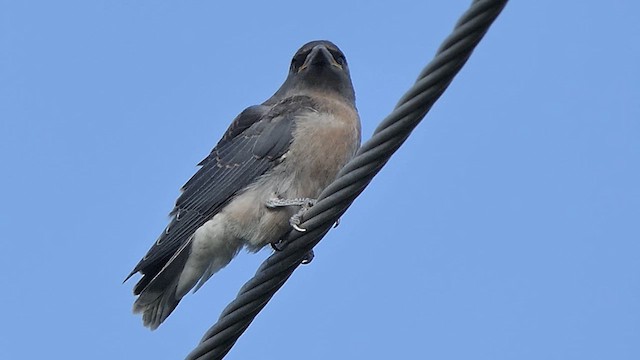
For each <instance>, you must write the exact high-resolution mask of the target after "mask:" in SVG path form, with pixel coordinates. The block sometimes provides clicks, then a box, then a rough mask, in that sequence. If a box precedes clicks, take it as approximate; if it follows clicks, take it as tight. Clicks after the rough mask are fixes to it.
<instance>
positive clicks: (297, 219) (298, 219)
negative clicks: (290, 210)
mask: <svg viewBox="0 0 640 360" xmlns="http://www.w3.org/2000/svg"><path fill="white" fill-rule="evenodd" d="M305 211H307V209H305V208H302V209H300V211H298V212H297V213H296V214H294V215H293V216H292V217H291V219H289V224H290V225H291V227H292V228H294V229H296V230H297V231H299V232H305V231H307V229H305V228H301V227H300V224H301V223H302V214H303V213H304V212H305Z"/></svg>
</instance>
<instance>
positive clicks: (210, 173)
mask: <svg viewBox="0 0 640 360" xmlns="http://www.w3.org/2000/svg"><path fill="white" fill-rule="evenodd" d="M296 98H298V99H297V100H296V101H293V102H294V103H295V105H300V104H303V105H308V106H306V107H307V108H308V107H310V106H311V105H312V104H310V102H311V99H310V98H308V97H296ZM291 105H292V99H291V98H290V99H287V100H286V101H283V102H280V103H278V104H276V105H275V106H273V107H267V106H264V105H257V106H252V107H250V108H248V109H246V110H245V111H243V112H242V113H241V114H240V115H238V117H237V118H236V119H235V120H234V121H233V122H232V123H231V125H230V126H229V128H228V129H227V131H226V132H225V134H224V136H223V137H222V139H221V140H220V141H219V142H218V144H217V145H216V147H215V148H214V149H213V150H212V151H211V153H210V154H209V156H207V157H206V158H205V159H204V160H202V161H201V162H200V164H199V165H201V168H200V169H199V170H198V171H197V172H196V173H195V174H194V175H193V176H192V177H191V179H189V181H187V183H186V184H185V185H184V186H183V187H182V194H181V195H180V197H179V198H178V200H177V201H176V206H175V207H174V209H173V211H172V212H171V215H172V218H171V220H170V222H169V225H168V226H167V228H166V229H165V231H164V232H163V233H162V234H161V235H160V236H159V238H158V240H157V241H156V243H155V244H154V245H153V246H152V247H151V249H149V251H148V252H147V254H146V255H145V256H144V258H142V260H140V262H139V263H138V265H136V267H135V268H134V269H133V271H132V272H131V274H130V275H129V277H131V276H132V275H133V274H135V273H136V272H141V273H142V274H143V278H142V279H141V280H140V281H139V282H138V283H137V284H136V286H135V288H134V293H135V294H139V293H140V292H141V291H142V290H143V289H144V288H145V287H146V285H147V284H148V283H149V282H150V281H151V280H152V279H153V278H154V276H155V275H157V274H158V272H160V271H161V270H162V268H163V266H164V265H165V264H166V263H167V262H168V261H169V259H170V258H171V256H173V254H174V253H175V252H176V251H177V250H178V249H179V248H180V246H181V245H183V244H184V243H185V242H186V241H188V239H189V238H190V237H191V235H192V234H193V233H194V232H195V231H196V230H197V229H198V228H199V227H200V226H202V225H203V224H204V223H205V222H207V221H208V220H210V219H211V218H212V217H213V216H214V215H215V214H216V213H217V212H218V211H220V209H221V208H222V207H224V205H226V203H227V202H228V201H229V200H230V199H231V198H232V197H233V196H234V195H235V194H236V193H237V192H238V191H240V190H242V189H244V188H245V187H247V186H248V185H250V184H251V183H252V182H253V181H254V180H255V179H256V178H258V177H259V176H261V175H262V174H264V173H265V172H267V171H269V170H270V169H271V168H273V167H274V166H275V165H276V163H277V162H276V161H275V160H277V159H278V158H280V157H281V156H282V155H283V154H284V153H285V152H286V151H287V150H288V148H289V145H290V144H291V141H292V140H293V130H294V126H295V116H296V114H297V113H298V112H300V111H303V110H304V109H305V107H302V106H291ZM129 277H127V278H129Z"/></svg>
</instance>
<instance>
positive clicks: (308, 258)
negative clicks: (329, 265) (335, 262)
mask: <svg viewBox="0 0 640 360" xmlns="http://www.w3.org/2000/svg"><path fill="white" fill-rule="evenodd" d="M314 257H315V254H314V253H313V250H309V252H308V253H307V254H306V255H305V256H304V258H302V261H301V262H300V263H301V264H302V265H307V264H309V263H311V262H312V261H313V258H314Z"/></svg>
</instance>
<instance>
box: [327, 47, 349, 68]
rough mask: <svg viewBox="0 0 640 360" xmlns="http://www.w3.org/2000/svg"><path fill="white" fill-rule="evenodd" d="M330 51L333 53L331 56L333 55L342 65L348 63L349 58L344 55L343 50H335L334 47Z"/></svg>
mask: <svg viewBox="0 0 640 360" xmlns="http://www.w3.org/2000/svg"><path fill="white" fill-rule="evenodd" d="M329 52H330V53H331V56H333V59H334V60H335V61H336V62H337V63H338V64H340V65H342V66H344V65H346V64H347V59H346V58H345V57H344V55H343V54H342V52H340V51H339V50H334V49H329Z"/></svg>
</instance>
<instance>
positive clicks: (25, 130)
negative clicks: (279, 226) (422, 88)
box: [0, 0, 640, 360]
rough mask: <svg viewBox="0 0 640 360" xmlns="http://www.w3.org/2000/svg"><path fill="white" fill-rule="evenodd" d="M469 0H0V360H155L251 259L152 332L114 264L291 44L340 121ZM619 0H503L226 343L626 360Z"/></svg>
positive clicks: (631, 198)
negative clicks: (440, 84) (328, 64)
mask: <svg viewBox="0 0 640 360" xmlns="http://www.w3.org/2000/svg"><path fill="white" fill-rule="evenodd" d="M468 3H469V1H430V2H418V1H395V2H393V4H391V3H389V4H382V3H373V2H368V1H353V2H348V3H346V2H342V1H324V2H322V4H317V3H305V2H303V3H299V2H279V3H273V2H262V3H261V4H258V5H255V4H249V3H243V2H214V1H207V2H205V1H189V2H166V1H39V2H38V1H29V2H27V1H13V2H8V1H1V2H0V164H2V176H1V177H0V188H1V189H2V194H3V203H4V206H3V208H2V210H1V211H0V230H1V231H2V243H1V244H2V251H0V271H1V273H2V274H3V276H2V277H0V287H1V288H2V302H1V303H2V307H1V310H0V311H1V317H2V321H1V322H0V358H2V359H14V358H22V359H38V358H44V357H47V358H65V359H86V358H91V359H134V358H141V359H148V358H152V359H176V358H177V359H179V358H182V357H184V356H185V355H186V354H187V353H188V352H189V351H190V350H191V349H192V348H193V347H194V346H195V345H196V344H197V342H198V341H199V339H200V337H201V335H202V334H203V333H204V331H205V330H206V329H208V327H209V326H210V325H211V324H213V322H214V321H215V319H217V317H218V315H219V313H220V311H221V310H222V308H224V306H225V305H226V304H227V303H228V302H229V301H230V300H231V299H232V298H233V297H234V296H235V294H236V293H237V291H238V289H239V288H240V286H241V285H242V284H243V283H244V282H245V281H246V280H247V279H249V278H250V277H251V276H252V275H253V273H254V272H255V269H256V268H257V267H258V265H259V264H260V262H261V261H263V260H264V259H265V258H266V257H267V256H268V255H269V251H267V250H264V251H262V252H260V253H258V254H256V255H249V254H245V253H242V254H241V255H240V256H239V257H238V258H237V259H236V261H234V262H233V263H232V264H231V265H229V266H228V267H227V268H226V269H225V270H223V271H222V272H220V273H219V274H217V275H216V276H215V277H214V278H212V279H211V280H210V281H209V282H208V283H207V285H206V286H204V287H203V288H202V289H201V290H200V291H199V292H198V293H197V294H195V295H189V296H188V297H187V298H185V299H184V300H183V301H182V303H181V304H180V306H179V307H178V309H177V310H176V312H174V314H173V315H172V316H171V317H170V318H169V319H168V320H167V322H165V324H163V325H162V326H161V327H160V329H158V330H157V331H155V332H150V331H148V330H147V329H145V328H143V327H142V325H141V321H140V319H139V317H137V316H134V315H132V314H131V305H132V302H133V300H134V298H133V296H132V294H131V288H132V286H133V282H130V283H126V284H124V285H122V280H123V279H124V277H125V276H126V275H127V274H128V273H129V271H130V270H131V268H132V267H133V266H134V265H135V264H136V262H137V261H138V260H139V258H140V257H141V256H142V255H143V254H144V252H145V251H146V250H147V249H148V247H149V246H150V245H151V243H152V242H153V241H154V240H155V238H156V236H157V235H158V234H159V232H160V231H162V229H163V228H164V226H165V225H166V221H167V216H166V215H167V214H168V212H169V211H170V210H171V208H172V206H173V203H174V201H175V198H176V197H177V195H178V189H179V187H180V186H181V185H182V184H183V183H184V182H185V181H186V180H187V179H188V178H189V177H190V176H191V175H192V174H193V172H194V171H195V169H196V168H195V164H196V163H197V162H199V161H200V160H201V159H202V158H203V157H204V156H205V155H206V154H207V153H208V152H209V150H210V149H211V147H212V146H213V145H214V144H215V142H216V141H217V140H218V138H219V137H220V135H221V134H222V132H223V131H224V130H225V128H226V127H227V125H228V123H229V122H230V121H231V119H232V118H233V117H234V116H235V115H236V114H237V113H239V112H240V111H241V110H242V109H244V108H245V107H247V106H249V105H253V104H257V103H260V102H262V101H263V100H265V99H266V98H267V97H269V96H270V95H271V94H272V93H273V92H274V91H275V90H276V89H277V88H278V87H279V86H280V84H281V82H282V81H283V80H284V77H285V74H286V71H287V67H288V64H289V61H290V58H291V56H292V55H293V53H294V52H295V51H296V49H297V48H298V47H299V46H300V45H302V44H303V43H305V42H307V41H310V40H315V39H329V40H332V41H333V42H335V43H336V44H338V45H339V46H340V47H341V48H342V50H343V51H344V52H345V53H346V55H347V59H348V60H349V63H350V67H351V72H352V78H353V82H354V85H355V88H356V94H357V105H358V108H359V110H360V114H361V117H362V121H363V132H364V138H365V139H367V138H369V136H370V135H371V133H372V131H373V129H374V128H375V126H376V125H377V123H378V122H379V121H380V120H381V119H382V118H383V117H384V116H386V115H387V114H388V113H389V111H390V110H391V109H392V108H393V106H394V104H395V103H396V101H397V99H398V98H399V97H400V96H401V95H402V94H403V93H404V91H406V90H407V89H408V88H409V86H410V85H411V84H412V83H413V81H414V80H415V77H416V76H417V74H418V73H419V71H420V70H421V69H422V67H423V66H424V65H425V64H426V63H427V62H428V61H429V60H430V59H431V58H432V56H433V54H434V52H435V50H436V49H437V47H438V45H439V44H440V42H441V41H442V39H444V37H445V36H446V35H448V34H449V32H450V31H451V29H452V27H453V25H454V23H455V21H456V20H457V19H458V17H459V16H460V14H462V12H463V11H464V10H465V9H466V8H467V6H468ZM639 12H640V5H638V3H637V2H635V1H630V0H629V1H612V2H601V1H583V2H580V4H579V5H578V4H577V3H575V2H574V3H571V2H557V1H548V0H547V1H535V2H524V1H518V2H516V1H513V2H512V3H511V4H509V5H508V6H507V8H506V9H505V11H504V12H503V14H502V15H501V17H500V18H499V19H498V21H497V22H496V23H495V24H494V26H493V27H492V29H491V30H490V31H489V33H488V34H487V36H486V37H485V39H484V40H483V42H482V43H481V44H480V45H479V47H478V48H477V50H476V52H475V53H474V54H473V56H472V57H471V59H470V60H469V62H468V63H467V65H466V66H465V67H464V69H463V70H462V72H461V73H460V74H459V76H458V77H457V78H456V79H455V80H454V82H453V83H452V85H451V86H450V88H449V89H448V91H447V92H446V93H445V94H444V95H443V96H442V98H441V100H440V101H439V102H438V103H437V104H436V105H435V107H434V108H433V109H432V111H431V112H430V113H429V115H428V116H427V118H426V119H425V121H424V122H423V123H422V124H421V125H420V126H419V127H418V128H417V129H416V130H415V131H414V133H413V135H412V136H411V137H410V138H409V140H408V141H407V143H406V144H405V145H404V146H403V147H402V148H401V149H400V150H399V151H398V152H397V154H396V155H395V156H394V157H393V158H392V160H391V161H390V162H389V163H388V164H387V166H386V167H385V168H384V169H383V170H382V172H381V173H380V174H379V175H378V176H377V177H376V179H375V180H374V181H373V182H372V183H371V185H370V186H369V187H368V188H367V190H366V191H365V192H364V193H363V194H362V195H361V196H360V197H359V198H358V199H357V201H356V202H355V203H354V205H353V206H352V207H351V208H350V209H349V211H348V212H347V214H345V216H344V217H343V218H342V222H341V224H340V226H339V227H338V228H337V229H335V230H332V231H331V232H330V233H329V235H328V236H327V237H326V238H325V239H324V240H323V241H322V242H321V243H320V245H319V246H318V247H317V248H316V258H315V260H314V261H313V263H312V264H311V265H308V266H303V267H301V268H299V269H298V271H297V272H296V273H295V274H294V276H293V277H292V278H291V279H290V280H289V281H288V283H287V284H286V285H285V286H284V288H283V289H282V290H281V291H280V292H279V293H278V294H276V296H275V297H274V298H273V300H272V301H271V303H270V304H269V305H268V306H267V307H266V308H265V309H264V311H263V312H262V313H261V314H260V315H259V316H258V317H257V319H256V321H255V322H254V323H253V324H252V326H251V327H250V328H249V329H248V331H247V332H246V333H245V334H244V335H243V336H242V337H241V338H240V340H239V341H238V343H237V344H236V346H235V347H234V348H233V350H232V351H231V353H230V354H229V355H228V357H227V358H228V359H245V358H258V357H259V358H265V359H274V358H277V359H299V358H301V357H303V358H305V359H307V360H313V359H327V358H331V359H333V358H336V359H347V358H370V359H389V358H409V359H492V360H495V359H582V360H584V359H605V358H606V359H619V360H620V359H639V358H640V342H639V341H638V339H639V338H640V261H639V256H640V185H639V184H640V100H639V99H640V67H639V66H638V64H640V43H639V42H638V41H637V38H638V37H640V22H638V21H637V14H638V13H639Z"/></svg>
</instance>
